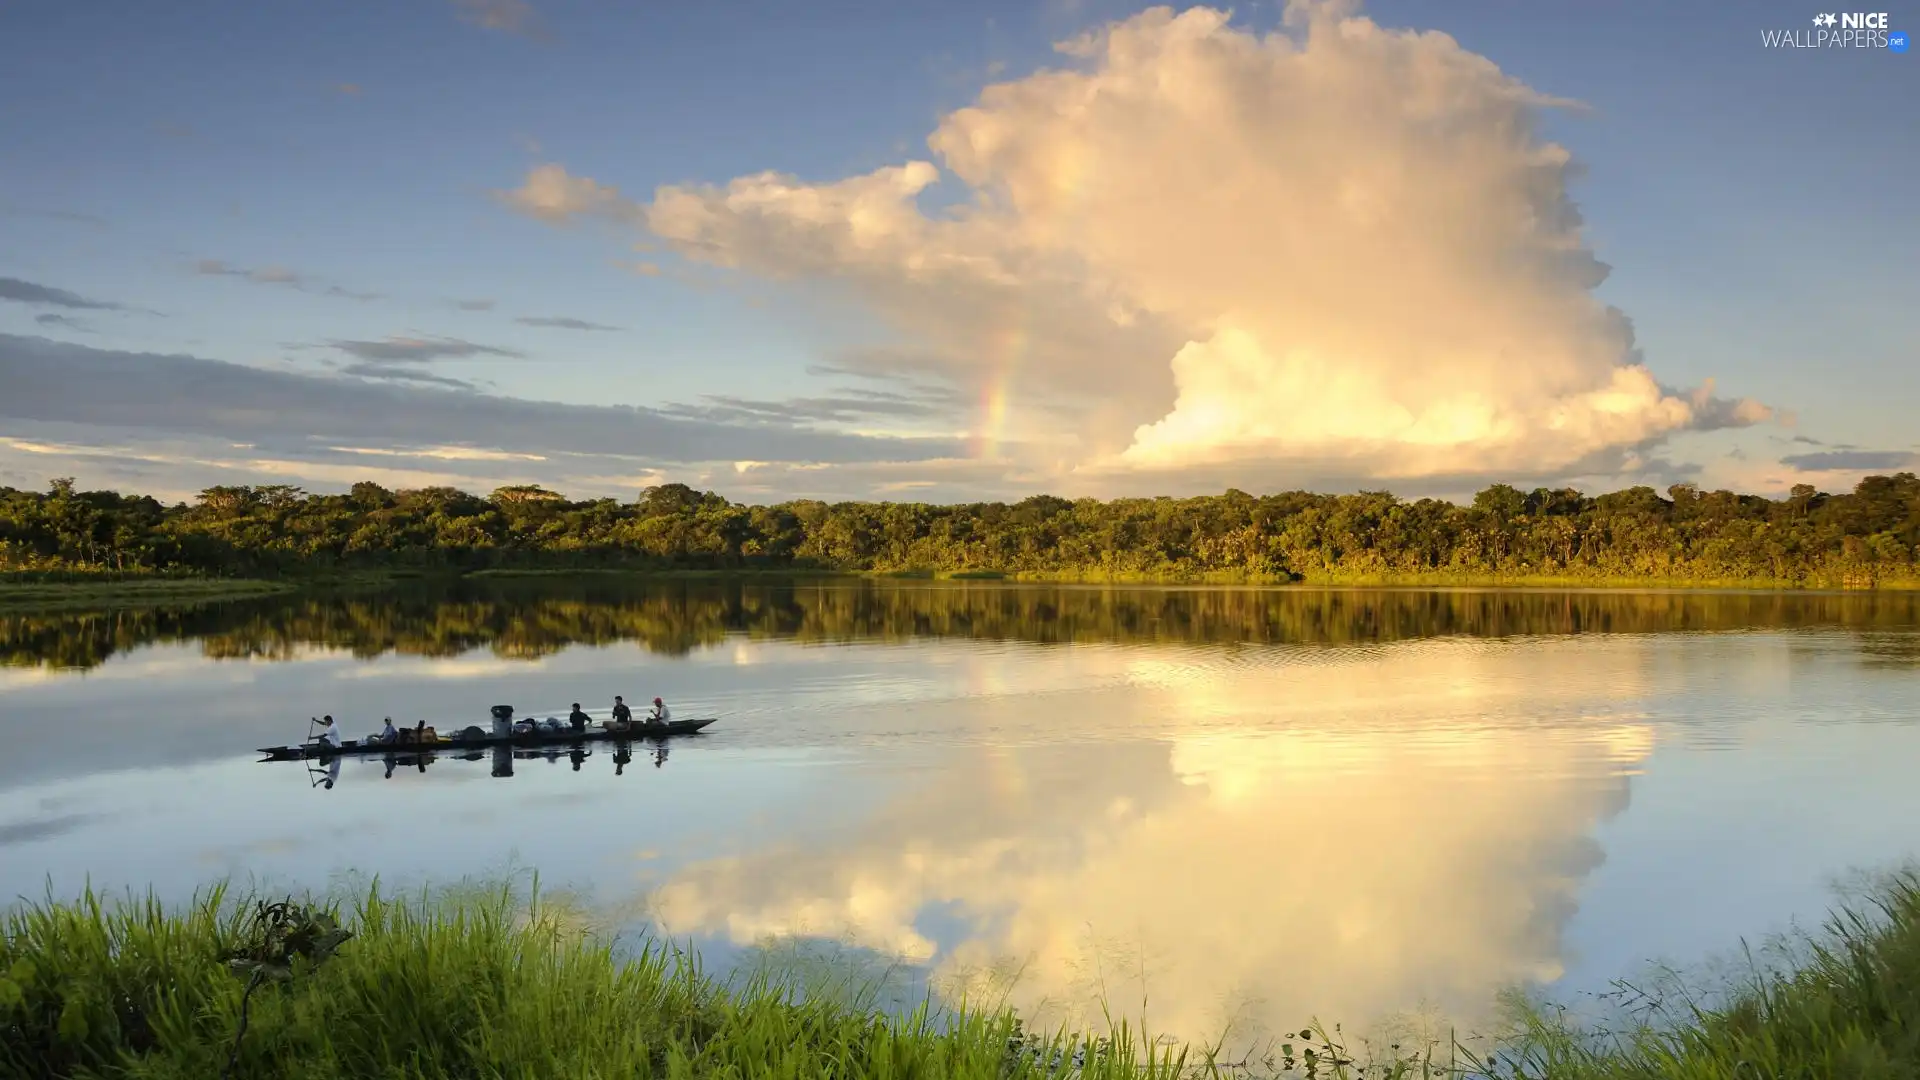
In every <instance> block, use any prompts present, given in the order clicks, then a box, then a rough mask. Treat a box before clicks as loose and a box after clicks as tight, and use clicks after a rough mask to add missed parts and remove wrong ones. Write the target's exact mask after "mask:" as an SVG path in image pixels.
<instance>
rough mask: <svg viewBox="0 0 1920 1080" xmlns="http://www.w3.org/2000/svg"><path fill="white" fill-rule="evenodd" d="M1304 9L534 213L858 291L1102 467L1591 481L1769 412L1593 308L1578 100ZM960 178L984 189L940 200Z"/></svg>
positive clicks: (528, 205) (927, 358) (547, 202)
mask: <svg viewBox="0 0 1920 1080" xmlns="http://www.w3.org/2000/svg"><path fill="white" fill-rule="evenodd" d="M1289 17H1290V21H1292V22H1293V23H1294V27H1293V32H1288V33H1281V32H1276V33H1272V34H1265V35H1260V34H1254V33H1249V32H1244V31H1241V30H1239V29H1236V28H1234V27H1232V26H1230V25H1229V23H1228V16H1227V14H1226V13H1225V12H1222V11H1217V10H1212V9H1207V8H1194V9H1190V10H1188V11H1185V12H1182V13H1178V14H1176V13H1175V12H1174V11H1172V10H1171V9H1167V8H1156V9H1152V10H1149V11H1146V12H1143V13H1141V14H1139V15H1137V16H1135V17H1133V18H1131V19H1128V20H1126V21H1123V22H1120V23H1116V24H1113V25H1111V26H1108V27H1106V28H1104V29H1102V30H1100V31H1098V32H1095V33H1092V34H1089V35H1087V36H1085V37H1083V38H1081V39H1078V40H1076V41H1073V42H1070V43H1067V44H1065V45H1063V46H1061V48H1062V50H1063V51H1064V52H1065V53H1067V54H1068V55H1069V56H1071V57H1072V58H1073V59H1074V60H1075V61H1076V64H1075V66H1073V67H1071V68H1069V69H1065V70H1053V71H1042V72H1039V73H1036V74H1033V75H1031V76H1028V77H1026V78H1023V79H1018V80H1015V81H1011V82H1006V83H1000V84H997V85H993V86H990V87H988V88H986V89H985V90H984V91H983V92H982V93H981V94H980V97H979V99H978V101H977V102H976V103H975V104H973V105H972V106H970V107H968V108H964V109H960V110H958V111H956V112H954V113H952V114H950V115H948V116H947V117H945V118H944V119H943V120H942V121H941V123H940V124H939V126H938V128H937V129H936V130H935V131H934V132H933V134H932V135H931V137H930V138H929V139H928V146H929V148H930V149H931V150H932V151H933V154H934V157H935V158H936V159H937V163H936V162H933V161H908V162H905V163H903V164H900V165H897V166H892V167H888V168H883V169H880V170H877V171H875V172H872V173H869V174H866V175H862V176H854V177H850V178H847V179H842V180H837V181H832V182H825V183H811V182H806V181H803V180H800V179H797V178H795V177H792V176H788V175H783V174H779V173H774V172H767V173H761V174H757V175H751V176H743V177H740V178H738V179H735V180H733V181H731V182H729V183H727V184H725V185H724V186H674V187H664V188H661V189H660V190H658V191H657V192H656V193H655V195H654V197H653V199H652V200H651V202H650V203H647V204H636V203H633V202H631V201H629V200H627V199H625V198H624V197H622V196H620V195H619V193H618V191H617V189H616V188H614V187H611V186H609V185H606V184H602V183H599V182H597V181H594V180H589V179H586V178H582V177H574V176H570V175H568V174H567V173H566V172H565V170H564V169H562V168H561V167H560V166H557V165H547V166H543V167H541V168H540V169H538V170H535V172H534V173H533V174H532V175H531V176H530V177H529V179H528V183H527V186H526V187H525V188H523V189H522V190H520V191H519V192H515V193H512V194H511V195H510V196H509V199H510V201H512V202H513V203H514V204H516V205H519V206H521V207H523V208H524V209H526V210H527V211H528V212H529V213H533V214H536V215H537V216H540V217H542V218H545V219H547V220H551V221H560V220H566V219H568V218H571V217H576V216H582V215H589V216H600V217H603V218H608V219H614V220H631V219H633V218H635V217H643V219H644V221H645V222H646V224H647V226H648V227H649V228H650V229H651V230H652V231H653V232H654V233H656V234H657V235H658V236H659V237H661V238H663V239H665V240H666V241H668V242H669V243H671V244H672V245H673V246H674V247H675V248H677V249H678V250H679V252H680V253H681V254H682V255H684V256H686V257H690V258H692V259H695V260H699V261H704V262H707V263H710V264H714V265H717V266H721V267H728V268H737V269H739V270H742V271H745V272H749V273H753V274H757V275H762V276H767V277H772V278H780V279H799V280H814V281H818V280H827V281H832V282H836V283H838V284H840V285H841V286H843V287H845V288H846V289H848V290H849V291H850V292H851V293H852V294H853V295H855V296H856V297H858V298H859V299H860V300H862V301H863V302H864V303H866V304H867V305H869V306H870V307H871V308H872V309H873V310H874V311H876V312H877V313H879V314H880V315H881V316H882V317H883V318H884V319H885V320H887V322H889V323H890V324H891V326H892V327H893V329H894V330H895V331H897V333H898V334H899V335H900V337H901V338H902V339H903V340H904V341H905V342H906V343H908V344H909V345H910V347H909V348H903V349H892V350H889V351H888V352H887V353H885V354H884V355H885V356H887V357H888V358H889V359H890V361H891V362H892V363H893V364H894V365H895V366H896V367H899V366H911V367H914V368H916V369H919V370H920V371H921V372H922V373H930V374H936V375H939V376H941V377H944V378H946V379H948V380H951V381H953V382H954V383H956V384H958V385H959V386H961V387H963V388H965V389H967V390H969V391H972V392H976V393H978V394H979V395H980V399H982V400H986V401H989V402H993V403H996V404H995V408H996V412H1003V413H1004V420H1003V421H1002V422H1004V424H1005V425H1006V430H1005V431H1004V432H997V433H996V432H988V434H999V435H1001V436H1003V437H1009V438H1012V439H1014V440H1016V441H1018V440H1020V439H1022V438H1025V439H1027V440H1030V441H1031V440H1034V439H1037V438H1039V437H1041V436H1043V435H1048V434H1051V433H1055V432H1058V431H1060V430H1062V429H1063V428H1064V429H1066V430H1070V431H1072V432H1073V433H1074V434H1075V436H1076V438H1075V440H1074V443H1073V445H1071V446H1070V447H1066V448H1061V447H1060V445H1059V440H1058V439H1057V438H1054V439H1052V440H1051V441H1050V443H1049V446H1048V448H1047V452H1048V453H1050V454H1053V455H1055V457H1056V458H1057V460H1058V461H1060V462H1061V463H1062V464H1063V465H1068V466H1071V467H1072V468H1073V469H1074V470H1075V471H1077V472H1078V473H1080V474H1081V475H1082V476H1083V477H1087V476H1088V475H1089V474H1094V475H1098V474H1108V475H1112V474H1120V475H1125V474H1136V473H1140V472H1143V471H1144V472H1147V473H1152V474H1160V475H1161V476H1162V477H1163V479H1164V476H1165V472H1166V471H1168V470H1195V469H1201V470H1205V471H1207V472H1209V473H1214V474H1217V471H1218V470H1220V469H1222V468H1223V467H1224V468H1226V469H1228V471H1229V472H1230V473H1232V474H1234V475H1243V476H1247V477H1249V478H1250V479H1253V480H1259V479H1261V478H1263V477H1271V478H1273V479H1276V480H1277V479H1280V478H1282V477H1284V476H1287V475H1292V476H1296V477H1297V476H1301V475H1320V476H1325V475H1330V474H1338V473H1344V474H1345V475H1350V476H1380V477H1403V478H1404V477H1429V478H1431V477H1439V476H1447V475H1469V474H1472V475H1486V474H1490V473H1492V474H1500V473H1504V474H1508V475H1514V476H1524V475H1545V474H1552V473H1560V474H1568V473H1579V472H1586V473H1592V472H1597V471H1607V470H1611V469H1618V468H1622V467H1633V465H1634V463H1635V461H1636V459H1638V458H1639V457H1640V455H1641V453H1642V452H1643V451H1644V450H1645V449H1646V448H1647V447H1649V446H1651V445H1653V444H1655V443H1657V442H1659V441H1660V440H1662V439H1664V438H1666V437H1667V436H1669V435H1672V434H1674V433H1677V432H1681V431H1685V430H1699V429H1710V428H1716V427H1725V426H1738V425H1744V424H1751V423H1754V422H1756V421H1759V420H1762V419H1764V418H1766V417H1767V416H1768V415H1769V410H1768V409H1767V408H1766V407H1764V406H1762V405H1760V404H1758V403H1755V402H1751V401H1726V400H1721V399H1717V398H1714V397H1713V396H1712V395H1711V392H1710V388H1701V389H1699V390H1695V391H1682V390H1674V389H1670V388H1668V387H1666V386H1664V385H1662V384H1661V382H1660V381H1659V380H1658V378H1657V377H1656V376H1655V375H1654V374H1653V372H1652V371H1650V370H1649V369H1648V367H1647V366H1645V365H1644V364H1643V363H1642V362H1641V357H1640V354H1639V352H1638V350H1637V348H1636V345H1635V341H1634V336H1633V330H1632V326H1631V324H1630V323H1629V321H1628V319H1627V318H1626V317H1625V316H1624V315H1623V314H1622V313H1621V312H1619V311H1617V310H1614V309H1612V308H1610V307H1608V306H1607V305H1606V304H1604V303H1602V302H1601V301H1600V300H1598V299H1597V298H1596V296H1595V293H1594V290H1595V288H1596V287H1597V286H1598V285H1599V284H1600V283H1601V281H1602V279H1603V278H1604V277H1605V275H1606V272H1607V271H1606V267H1605V266H1604V265H1603V264H1601V263H1600V262H1599V261H1598V260H1597V259H1596V258H1595V257H1594V254H1593V252H1592V251H1591V250H1590V248H1589V247H1588V246H1587V244H1586V242H1585V240H1584V238H1583V236H1582V233H1581V219H1580V216H1579V213H1578V211H1577V210H1576V209H1575V207H1574V205H1573V203H1572V201H1571V200H1570V198H1569V194H1568V182H1569V179H1570V178H1571V177H1572V175H1573V173H1574V171H1575V168H1574V165H1573V163H1572V161H1571V158H1570V155H1569V153H1568V151H1567V150H1565V149H1564V148H1562V147H1560V146H1558V145H1555V144H1553V143H1550V142H1547V141H1545V140H1543V139H1542V138H1541V137H1540V135H1539V133H1538V131H1537V126H1536V118H1537V114H1538V112H1539V111H1540V110H1541V109H1542V108H1546V107H1551V106H1553V105H1555V104H1557V103H1556V102H1554V101H1552V100H1550V99H1548V98H1546V97H1544V96H1543V95H1542V94H1540V93H1538V92H1536V91H1534V90H1532V89H1530V88H1528V87H1527V86H1525V85H1522V84H1521V83H1519V82H1518V81H1516V80H1514V79H1512V78H1510V77H1509V76H1507V75H1505V74H1504V73H1502V72H1501V71H1500V69H1499V68H1498V67H1497V66H1496V65H1495V64H1493V63H1492V62H1491V61H1489V60H1487V59H1486V58H1484V57H1481V56H1477V55H1475V54H1473V53H1471V52H1469V51H1467V50H1466V49H1464V48H1462V47H1461V46H1460V45H1459V44H1458V43H1457V42H1456V41H1454V40H1453V39H1452V38H1450V37H1448V36H1446V35H1444V34H1440V33H1416V32H1408V31H1395V30H1388V29H1384V28H1382V27H1380V26H1378V25H1376V24H1375V23H1373V22H1372V21H1370V20H1368V19H1365V18H1362V17H1359V16H1357V15H1355V14H1352V12H1351V8H1350V5H1344V4H1318V3H1313V4H1296V5H1295V6H1294V8H1293V9H1291V10H1290V12H1289ZM943 167H944V172H943ZM945 178H951V179H957V180H958V181H960V182H961V183H962V184H963V185H965V187H966V188H967V189H968V194H969V196H970V197H969V198H968V199H967V200H965V201H964V202H962V203H960V204H959V205H957V206H955V207H953V208H951V209H950V210H949V211H946V212H939V213H929V212H927V211H926V210H924V209H923V208H922V202H923V201H925V200H926V199H927V198H928V197H929V195H930V192H931V191H932V190H933V189H934V188H935V185H936V183H937V182H939V181H941V180H942V179H945ZM1003 400H1004V401H1005V407H1004V409H1002V408H1001V407H1000V405H999V403H1000V402H1002V401H1003ZM983 422H992V421H991V420H990V421H983ZM1155 482H1156V483H1157V482H1160V481H1155Z"/></svg>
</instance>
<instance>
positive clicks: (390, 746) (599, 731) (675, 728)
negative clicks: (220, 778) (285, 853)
mask: <svg viewBox="0 0 1920 1080" xmlns="http://www.w3.org/2000/svg"><path fill="white" fill-rule="evenodd" d="M718 719H720V718H719V717H717V716H705V717H701V718H700V719H697V720H673V721H669V722H668V723H665V724H648V723H646V722H644V721H641V722H637V723H633V724H629V725H627V726H626V727H624V728H608V727H600V728H588V729H587V730H585V731H575V730H573V729H572V728H563V729H561V730H559V731H528V732H523V733H521V734H518V735H509V736H507V737H505V738H501V737H500V736H498V735H495V734H493V733H492V732H485V733H482V734H479V735H472V734H469V733H468V732H454V733H453V734H451V735H442V736H440V737H439V738H438V739H437V740H435V741H433V742H429V743H388V742H376V741H373V740H371V739H357V740H356V739H348V740H346V741H345V742H342V743H341V744H340V745H339V746H337V747H336V746H331V745H329V744H327V743H323V742H309V743H301V744H299V745H297V746H263V747H261V748H260V752H261V753H262V754H265V755H266V757H265V758H264V759H263V760H265V761H305V760H311V759H313V758H335V757H350V756H353V755H358V754H417V753H421V752H423V751H433V750H469V749H479V748H483V747H489V746H514V747H521V746H556V745H557V746H565V745H567V744H568V743H592V742H651V741H654V740H659V739H669V738H672V737H674V736H676V735H693V734H696V733H698V732H699V731H701V730H702V729H704V728H705V727H706V726H707V725H709V724H711V723H713V722H714V721H716V720H718ZM471 730H477V729H469V731H471Z"/></svg>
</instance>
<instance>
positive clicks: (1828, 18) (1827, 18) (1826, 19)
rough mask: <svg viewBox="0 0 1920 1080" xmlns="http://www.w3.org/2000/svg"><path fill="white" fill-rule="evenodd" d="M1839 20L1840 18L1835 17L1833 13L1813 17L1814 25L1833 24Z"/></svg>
mask: <svg viewBox="0 0 1920 1080" xmlns="http://www.w3.org/2000/svg"><path fill="white" fill-rule="evenodd" d="M1839 21H1840V20H1839V19H1836V18H1834V17H1833V15H1832V14H1831V13H1826V14H1821V15H1815V16H1814V17H1813V25H1815V26H1832V25H1833V24H1834V23H1837V22H1839Z"/></svg>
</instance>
